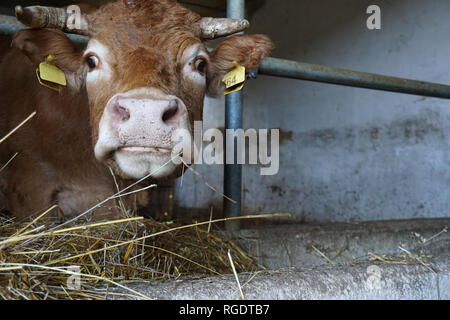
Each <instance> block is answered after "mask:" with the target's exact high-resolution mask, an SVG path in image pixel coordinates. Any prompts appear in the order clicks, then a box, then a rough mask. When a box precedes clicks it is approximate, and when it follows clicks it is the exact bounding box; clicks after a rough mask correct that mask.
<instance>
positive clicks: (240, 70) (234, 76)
mask: <svg viewBox="0 0 450 320" xmlns="http://www.w3.org/2000/svg"><path fill="white" fill-rule="evenodd" d="M233 64H234V65H235V66H236V68H234V69H233V70H231V71H230V72H228V73H227V74H226V75H225V77H223V79H222V82H223V83H225V92H224V95H227V94H230V93H232V92H236V91H239V90H242V88H243V87H244V85H245V67H244V66H241V65H240V64H239V63H238V62H237V61H233Z"/></svg>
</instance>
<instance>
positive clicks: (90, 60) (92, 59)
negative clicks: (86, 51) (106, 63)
mask: <svg viewBox="0 0 450 320" xmlns="http://www.w3.org/2000/svg"><path fill="white" fill-rule="evenodd" d="M86 64H87V65H88V67H89V69H90V70H93V69H95V68H97V66H98V58H97V57H96V56H88V57H87V58H86Z"/></svg>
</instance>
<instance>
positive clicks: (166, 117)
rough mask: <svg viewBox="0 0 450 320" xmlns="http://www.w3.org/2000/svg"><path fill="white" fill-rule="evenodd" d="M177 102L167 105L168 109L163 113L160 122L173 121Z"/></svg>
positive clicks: (176, 111)
mask: <svg viewBox="0 0 450 320" xmlns="http://www.w3.org/2000/svg"><path fill="white" fill-rule="evenodd" d="M178 108H179V107H178V102H177V101H175V100H172V101H171V102H170V104H169V107H168V108H167V109H166V110H165V111H164V113H163V116H162V120H163V122H164V123H166V122H170V121H171V120H175V117H176V115H177V114H178Z"/></svg>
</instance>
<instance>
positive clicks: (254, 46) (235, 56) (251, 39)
mask: <svg viewBox="0 0 450 320" xmlns="http://www.w3.org/2000/svg"><path fill="white" fill-rule="evenodd" d="M272 48H273V43H272V41H270V39H269V38H268V37H267V36H265V35H260V34H254V35H236V36H231V37H229V38H226V39H225V40H223V41H222V42H221V43H220V44H219V45H218V46H217V48H216V49H214V51H213V52H212V53H211V55H210V60H211V64H210V67H209V69H208V72H207V77H208V91H207V93H208V95H210V96H217V95H219V94H221V93H223V92H224V90H225V85H224V84H223V83H222V78H223V77H224V76H225V74H227V73H228V72H230V71H231V70H232V69H233V68H235V63H234V62H235V61H236V62H238V63H239V64H240V65H242V66H244V67H245V69H246V70H247V72H249V71H252V70H255V69H257V68H258V66H259V64H260V63H261V61H262V60H263V59H264V58H266V57H267V56H268V55H269V54H270V52H271V50H272Z"/></svg>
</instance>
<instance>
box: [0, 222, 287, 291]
mask: <svg viewBox="0 0 450 320" xmlns="http://www.w3.org/2000/svg"><path fill="white" fill-rule="evenodd" d="M44 215H45V213H44V214H41V215H40V216H39V217H38V218H36V219H34V220H33V221H30V222H21V223H18V222H15V221H14V220H12V219H7V218H1V217H0V299H103V298H104V297H105V295H106V293H108V292H109V290H110V288H111V287H121V288H122V289H125V292H127V293H126V294H125V295H127V296H128V297H130V298H132V297H133V298H134V297H139V298H147V297H145V296H143V295H142V294H140V293H138V292H135V291H133V290H132V289H130V288H128V287H127V284H130V283H134V282H146V281H156V280H165V279H177V278H179V277H193V276H211V275H223V274H230V273H233V266H234V268H235V269H236V272H253V271H257V270H261V269H262V266H260V265H258V264H257V263H256V262H255V260H254V259H253V258H252V257H249V256H248V255H247V254H246V253H245V252H243V251H242V250H241V249H240V248H239V247H238V246H237V245H236V244H235V243H234V242H233V241H232V240H230V239H229V238H227V237H226V236H224V235H223V234H222V233H221V232H219V231H217V230H211V224H214V223H216V222H222V221H226V220H229V219H218V220H212V221H206V222H202V223H194V224H192V225H184V226H176V223H173V222H172V221H171V222H170V223H169V224H168V223H161V222H156V221H154V220H148V219H143V218H141V217H134V218H128V219H122V220H117V221H105V222H97V223H89V222H88V221H84V222H81V221H77V222H76V223H77V224H75V222H73V223H72V224H71V225H64V229H62V228H59V227H58V226H60V225H58V224H56V223H48V222H47V223H46V224H44V223H42V222H41V221H40V217H42V216H44ZM274 216H275V217H276V216H285V215H260V216H247V217H241V218H240V219H254V218H270V217H274ZM228 252H229V253H230V255H231V257H232V261H233V266H232V265H230V261H229V257H228ZM74 279H79V280H80V281H79V285H80V286H79V287H73V286H71V285H69V284H70V283H72V282H71V281H73V280H74ZM122 291H123V290H122Z"/></svg>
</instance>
